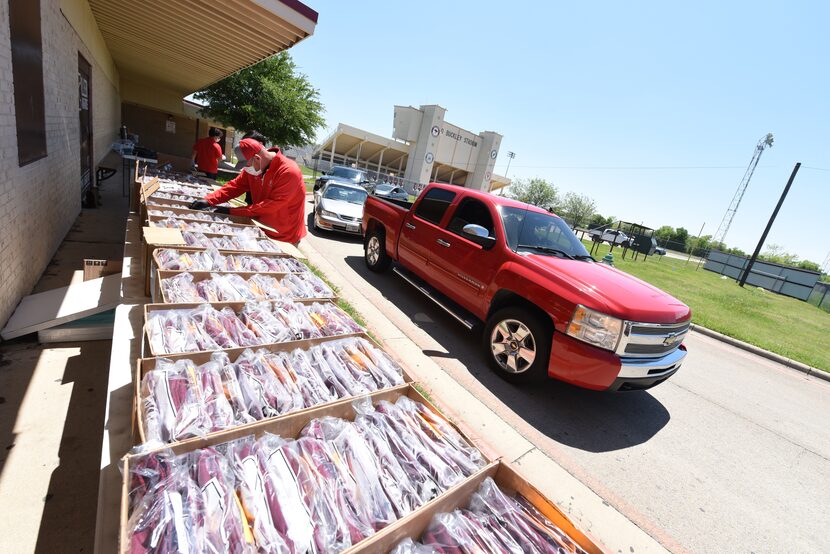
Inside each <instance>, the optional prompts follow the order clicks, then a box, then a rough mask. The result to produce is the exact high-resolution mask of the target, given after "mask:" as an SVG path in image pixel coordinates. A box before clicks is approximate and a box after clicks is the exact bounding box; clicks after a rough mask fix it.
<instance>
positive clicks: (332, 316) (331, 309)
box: [305, 302, 363, 337]
mask: <svg viewBox="0 0 830 554" xmlns="http://www.w3.org/2000/svg"><path fill="white" fill-rule="evenodd" d="M305 310H306V312H307V313H308V316H309V318H310V319H311V321H312V322H313V323H314V325H315V326H316V327H317V328H318V329H319V332H320V333H321V335H322V336H324V337H331V336H334V335H347V334H350V333H362V332H363V329H362V328H361V327H360V325H358V324H357V323H356V322H355V320H353V319H352V318H351V317H349V315H348V314H347V313H346V312H344V311H343V310H341V309H340V308H338V307H337V306H335V305H334V304H331V303H329V302H326V303H318V302H315V303H314V304H312V305H310V306H305Z"/></svg>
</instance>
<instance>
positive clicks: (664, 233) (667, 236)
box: [654, 225, 674, 242]
mask: <svg viewBox="0 0 830 554" xmlns="http://www.w3.org/2000/svg"><path fill="white" fill-rule="evenodd" d="M672 236H674V227H671V226H669V225H663V226H662V227H660V228H659V229H657V230H656V231H654V238H656V239H657V240H660V241H663V242H665V241H667V240H671V238H672Z"/></svg>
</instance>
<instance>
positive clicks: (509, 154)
mask: <svg viewBox="0 0 830 554" xmlns="http://www.w3.org/2000/svg"><path fill="white" fill-rule="evenodd" d="M515 157H516V153H515V152H511V151H509V150H508V151H507V169H505V170H504V176H505V177H508V175H509V174H510V162H512V161H513V158H515Z"/></svg>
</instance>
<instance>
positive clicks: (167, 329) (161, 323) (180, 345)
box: [146, 310, 219, 355]
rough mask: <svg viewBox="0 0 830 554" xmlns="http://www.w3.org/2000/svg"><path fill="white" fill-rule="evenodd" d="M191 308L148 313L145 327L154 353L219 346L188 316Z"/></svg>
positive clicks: (212, 348) (211, 348)
mask: <svg viewBox="0 0 830 554" xmlns="http://www.w3.org/2000/svg"><path fill="white" fill-rule="evenodd" d="M190 315H191V310H167V311H161V312H153V313H151V314H150V316H149V318H148V320H147V324H146V329H147V336H148V340H149V343H150V345H151V349H152V351H153V353H154V354H155V355H159V354H179V353H182V352H198V351H200V350H216V349H218V348H219V346H218V345H217V344H216V343H215V342H214V341H213V340H212V339H211V338H210V336H208V335H204V334H203V333H202V331H201V330H200V328H199V327H197V326H196V325H195V324H194V322H193V320H192V318H191V317H190Z"/></svg>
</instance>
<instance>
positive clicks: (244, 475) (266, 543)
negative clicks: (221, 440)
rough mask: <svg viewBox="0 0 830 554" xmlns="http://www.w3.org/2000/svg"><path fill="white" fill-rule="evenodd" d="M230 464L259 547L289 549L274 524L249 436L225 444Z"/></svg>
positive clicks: (262, 472)
mask: <svg viewBox="0 0 830 554" xmlns="http://www.w3.org/2000/svg"><path fill="white" fill-rule="evenodd" d="M227 451H228V453H229V455H230V457H231V467H232V469H233V473H234V476H235V477H236V487H237V490H238V491H239V499H240V501H241V502H242V506H243V508H244V509H245V513H246V515H247V517H248V523H249V525H250V526H251V530H252V532H253V535H254V540H255V541H256V544H257V546H258V547H259V550H260V551H264V552H275V553H280V554H282V553H290V552H291V550H290V548H289V546H288V544H287V543H286V542H285V539H284V538H283V537H282V535H280V533H279V531H277V528H276V527H275V526H274V518H273V516H272V514H271V507H270V505H269V497H268V494H267V493H266V489H265V483H266V476H267V473H268V470H267V467H266V466H264V465H263V463H262V460H261V458H260V457H259V456H258V455H257V452H256V450H255V444H254V440H253V437H245V438H242V439H239V440H236V441H234V442H232V443H230V444H229V445H227Z"/></svg>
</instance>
